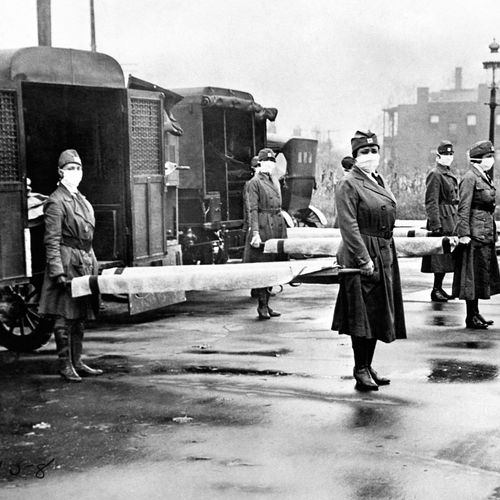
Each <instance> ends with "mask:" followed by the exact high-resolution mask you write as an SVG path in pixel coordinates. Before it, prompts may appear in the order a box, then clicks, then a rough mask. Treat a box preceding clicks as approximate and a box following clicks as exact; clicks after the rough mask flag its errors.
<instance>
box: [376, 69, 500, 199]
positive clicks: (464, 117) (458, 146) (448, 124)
mask: <svg viewBox="0 0 500 500" xmlns="http://www.w3.org/2000/svg"><path fill="white" fill-rule="evenodd" d="M489 93H490V91H489V88H488V86H487V85H485V84H481V85H479V86H478V87H477V88H474V89H464V88H462V68H456V69H455V88H453V89H447V90H441V91H439V92H429V88H428V87H419V88H417V103H416V104H400V105H398V106H395V107H392V108H388V109H384V146H383V151H382V154H383V164H384V168H383V170H384V173H385V175H386V176H388V177H389V178H390V179H392V183H393V184H394V187H395V188H396V190H398V187H399V188H401V185H400V184H401V183H403V184H405V183H407V182H417V183H418V184H420V183H421V182H422V179H421V178H422V177H424V180H425V173H426V172H427V170H428V167H429V166H430V165H433V164H434V160H435V157H436V147H437V145H438V144H439V142H440V141H441V140H443V139H447V140H449V141H451V142H452V143H453V144H454V145H455V161H454V168H455V169H456V170H457V172H458V173H459V174H461V173H463V172H464V170H465V169H466V168H467V159H466V151H467V149H468V148H469V147H470V146H471V145H472V144H473V143H474V142H476V141H479V140H483V139H488V131H489V108H488V106H485V103H487V102H488V101H489ZM499 132H500V114H499V115H497V116H496V134H495V135H497V134H498V133H499Z"/></svg>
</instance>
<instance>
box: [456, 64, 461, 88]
mask: <svg viewBox="0 0 500 500" xmlns="http://www.w3.org/2000/svg"><path fill="white" fill-rule="evenodd" d="M455 90H462V68H455Z"/></svg>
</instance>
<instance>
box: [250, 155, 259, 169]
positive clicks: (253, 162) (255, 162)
mask: <svg viewBox="0 0 500 500" xmlns="http://www.w3.org/2000/svg"><path fill="white" fill-rule="evenodd" d="M250 166H251V167H252V168H256V167H258V166H259V158H258V157H257V156H253V157H252V159H251V160H250Z"/></svg>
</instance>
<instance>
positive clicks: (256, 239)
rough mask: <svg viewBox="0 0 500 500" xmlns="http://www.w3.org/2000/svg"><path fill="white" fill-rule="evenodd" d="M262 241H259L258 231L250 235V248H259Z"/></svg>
mask: <svg viewBox="0 0 500 500" xmlns="http://www.w3.org/2000/svg"><path fill="white" fill-rule="evenodd" d="M261 243H262V240H261V239H260V234H259V232H258V231H254V232H253V233H252V239H251V240H250V246H252V247H254V248H259V247H260V244H261Z"/></svg>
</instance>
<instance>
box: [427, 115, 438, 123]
mask: <svg viewBox="0 0 500 500" xmlns="http://www.w3.org/2000/svg"><path fill="white" fill-rule="evenodd" d="M429 123H430V124H431V125H439V115H430V116H429Z"/></svg>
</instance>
